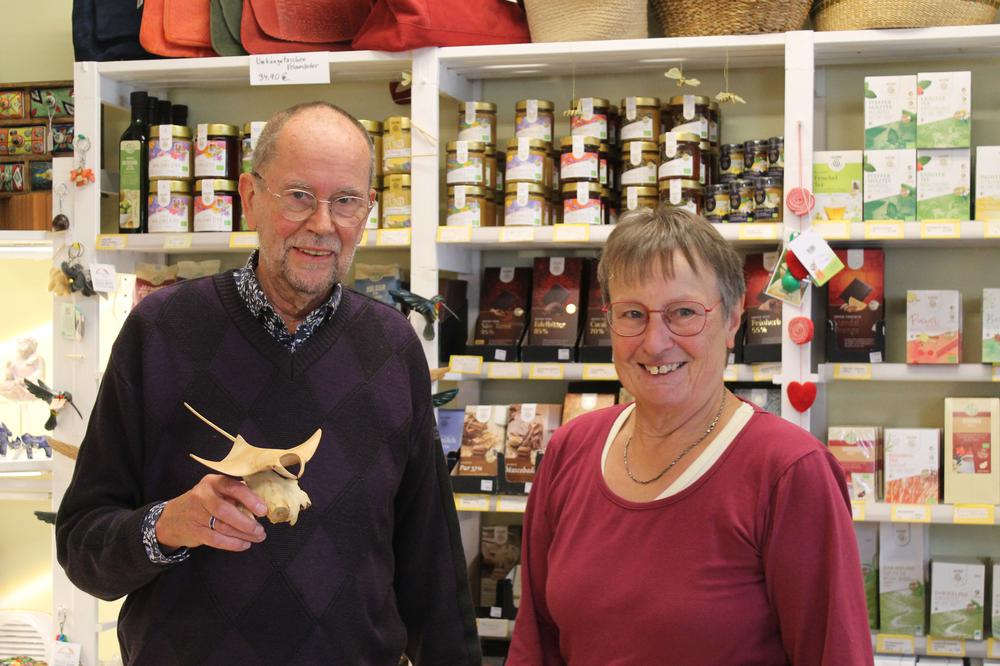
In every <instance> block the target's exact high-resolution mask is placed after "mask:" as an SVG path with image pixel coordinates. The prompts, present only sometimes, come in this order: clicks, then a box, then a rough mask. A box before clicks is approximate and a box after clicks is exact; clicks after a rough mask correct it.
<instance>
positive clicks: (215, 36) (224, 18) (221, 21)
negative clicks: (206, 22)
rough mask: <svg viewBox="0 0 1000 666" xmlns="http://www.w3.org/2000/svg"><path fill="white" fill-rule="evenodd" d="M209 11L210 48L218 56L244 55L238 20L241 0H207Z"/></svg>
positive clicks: (241, 5) (240, 16)
mask: <svg viewBox="0 0 1000 666" xmlns="http://www.w3.org/2000/svg"><path fill="white" fill-rule="evenodd" d="M209 11H210V13H211V19H210V20H211V26H210V27H209V29H210V31H211V33H212V50H214V51H215V52H216V53H218V54H219V55H220V56H241V55H246V54H247V50H246V49H245V48H243V42H241V41H240V21H241V20H242V18H243V0H209Z"/></svg>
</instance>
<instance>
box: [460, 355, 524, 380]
mask: <svg viewBox="0 0 1000 666" xmlns="http://www.w3.org/2000/svg"><path fill="white" fill-rule="evenodd" d="M453 358H454V357H453ZM486 376H487V377H489V378H490V379H520V378H521V377H522V371H521V364H520V363H487V364H486Z"/></svg>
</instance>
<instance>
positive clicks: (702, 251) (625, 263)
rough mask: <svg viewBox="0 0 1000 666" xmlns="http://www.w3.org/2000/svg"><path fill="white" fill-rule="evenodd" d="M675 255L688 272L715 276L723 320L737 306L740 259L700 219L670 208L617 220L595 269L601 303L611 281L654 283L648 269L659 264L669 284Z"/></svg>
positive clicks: (643, 210)
mask: <svg viewBox="0 0 1000 666" xmlns="http://www.w3.org/2000/svg"><path fill="white" fill-rule="evenodd" d="M675 252H680V253H681V254H682V255H683V256H684V258H685V259H686V260H687V262H688V264H689V265H690V266H691V268H692V269H693V270H695V271H697V270H698V265H699V263H702V262H703V263H704V265H706V266H707V267H708V268H710V269H711V270H712V271H713V272H714V273H715V276H716V278H717V279H718V282H719V291H720V292H721V296H722V309H723V311H724V312H725V314H726V315H727V316H728V315H729V314H730V313H732V312H733V311H734V310H736V309H737V308H738V307H739V306H740V304H741V302H742V301H743V294H744V293H745V292H746V282H745V280H744V277H743V260H742V259H741V258H740V255H739V253H737V252H736V250H735V249H733V246H732V245H730V244H729V243H728V242H727V241H726V240H725V239H723V238H722V236H721V235H720V234H719V232H718V231H716V230H715V227H713V226H712V224H711V223H710V222H709V221H708V220H706V219H705V218H704V217H702V216H700V215H695V214H694V213H690V212H688V211H687V210H684V209H683V208H676V207H674V206H670V205H661V206H659V207H658V208H656V210H651V209H649V208H639V209H637V210H634V211H630V212H628V213H626V214H625V215H623V216H622V217H621V218H620V219H619V220H618V224H617V225H616V226H615V228H614V229H613V230H612V231H611V234H610V235H609V236H608V242H607V243H606V244H605V246H604V252H603V253H602V254H601V263H600V264H599V266H598V268H597V279H598V281H599V282H600V283H601V295H602V296H603V297H604V302H605V303H610V302H611V294H610V292H609V288H610V282H611V279H612V278H614V279H615V280H618V281H619V283H623V282H624V283H626V284H638V283H640V282H642V281H643V280H647V279H650V278H653V277H656V276H654V275H653V269H654V267H655V266H657V264H659V266H660V267H662V269H663V274H664V278H665V279H668V280H669V279H672V278H673V275H674V253H675Z"/></svg>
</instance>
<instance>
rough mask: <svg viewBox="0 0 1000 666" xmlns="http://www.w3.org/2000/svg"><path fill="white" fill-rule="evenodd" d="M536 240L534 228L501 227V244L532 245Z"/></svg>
mask: <svg viewBox="0 0 1000 666" xmlns="http://www.w3.org/2000/svg"><path fill="white" fill-rule="evenodd" d="M533 240H535V228H534V227H500V242H501V243H530V242H532V241H533Z"/></svg>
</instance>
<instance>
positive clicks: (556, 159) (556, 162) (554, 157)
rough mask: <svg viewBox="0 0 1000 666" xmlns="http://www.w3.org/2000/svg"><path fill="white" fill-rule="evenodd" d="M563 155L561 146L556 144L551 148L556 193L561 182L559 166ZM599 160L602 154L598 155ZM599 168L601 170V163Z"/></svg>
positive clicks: (553, 185)
mask: <svg viewBox="0 0 1000 666" xmlns="http://www.w3.org/2000/svg"><path fill="white" fill-rule="evenodd" d="M561 157H562V156H561V154H560V152H559V148H556V147H555V146H552V148H551V150H549V161H550V162H551V163H552V188H551V189H552V190H553V191H554V192H555V193H556V194H559V182H560V180H559V167H560V162H561V159H560V158H561ZM598 160H600V156H598ZM598 170H600V163H598ZM598 176H600V174H598Z"/></svg>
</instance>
